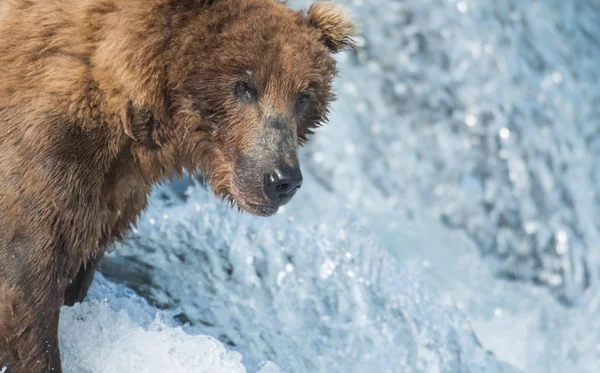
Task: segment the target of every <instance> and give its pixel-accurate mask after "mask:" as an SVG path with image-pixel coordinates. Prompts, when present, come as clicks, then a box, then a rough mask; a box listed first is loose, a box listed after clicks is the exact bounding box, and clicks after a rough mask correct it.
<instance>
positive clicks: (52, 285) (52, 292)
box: [0, 236, 68, 373]
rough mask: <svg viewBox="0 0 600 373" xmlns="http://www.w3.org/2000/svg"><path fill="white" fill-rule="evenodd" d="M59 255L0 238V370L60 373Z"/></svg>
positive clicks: (62, 281) (61, 283)
mask: <svg viewBox="0 0 600 373" xmlns="http://www.w3.org/2000/svg"><path fill="white" fill-rule="evenodd" d="M61 259H64V256H62V255H60V254H58V253H57V252H56V251H54V250H52V248H47V247H44V248H40V249H36V248H35V245H30V244H27V243H25V242H23V241H21V242H14V241H13V242H2V237H1V236H0V263H1V265H0V371H2V369H3V368H4V366H6V367H7V368H8V370H7V371H6V372H5V373H50V372H52V373H60V372H61V364H60V353H59V347H58V319H59V313H60V307H61V306H62V303H63V296H64V293H65V287H66V286H65V285H66V278H67V276H64V275H61V273H63V274H65V273H68V272H67V271H59V270H58V269H59V268H64V267H65V266H64V264H65V263H60V262H61V261H62V260H61Z"/></svg>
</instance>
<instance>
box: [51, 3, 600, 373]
mask: <svg viewBox="0 0 600 373" xmlns="http://www.w3.org/2000/svg"><path fill="white" fill-rule="evenodd" d="M342 2H344V1H342ZM291 3H292V5H294V6H300V5H306V4H307V2H306V3H303V2H302V1H292V2H291ZM346 3H347V4H348V5H349V6H350V7H351V8H353V9H354V12H355V14H356V18H357V19H358V20H359V22H360V23H361V28H362V38H361V39H360V41H361V46H362V48H361V50H360V51H359V52H358V53H348V54H345V55H341V56H340V68H341V74H340V75H341V76H340V79H339V80H338V93H339V101H338V102H337V103H336V104H335V105H334V112H333V115H332V118H331V123H330V124H328V125H327V126H326V127H324V128H323V129H321V130H320V131H319V133H318V134H317V135H316V136H315V138H314V139H313V141H312V142H311V143H310V144H309V145H308V146H307V148H306V149H305V150H304V153H303V158H302V165H303V172H304V175H305V182H304V186H303V188H302V190H301V191H300V192H299V194H298V195H297V196H296V197H295V198H294V200H293V201H292V202H291V203H290V205H289V206H286V208H285V211H283V213H282V214H280V215H279V216H278V217H275V218H272V219H261V218H254V217H250V216H247V215H243V216H240V215H238V214H237V213H236V212H232V211H229V210H228V209H227V208H226V207H224V206H221V205H220V204H219V203H218V202H217V201H215V200H214V199H212V198H211V197H209V195H208V193H207V192H206V191H205V190H204V189H203V188H202V187H195V188H194V189H192V190H191V192H190V195H189V196H188V197H186V198H184V199H180V198H179V197H178V196H177V195H176V193H174V192H178V191H181V190H182V185H183V184H181V185H171V186H166V187H162V188H159V190H157V191H156V193H155V195H154V196H153V203H152V207H151V209H150V210H149V212H148V213H147V214H146V215H145V216H144V218H143V219H142V222H141V224H140V226H139V230H138V231H137V232H136V233H135V234H134V235H133V236H132V237H131V239H130V240H129V241H128V242H127V244H126V245H124V246H123V247H119V248H118V249H117V251H116V252H115V253H114V254H113V255H112V256H110V257H109V258H107V261H105V263H104V264H103V272H104V273H105V274H106V275H107V276H108V277H109V278H110V279H112V280H115V281H126V282H127V284H128V285H129V286H130V287H132V288H133V289H135V290H136V292H137V293H139V294H141V295H143V296H144V297H146V298H147V299H149V300H150V301H151V302H152V303H153V304H154V305H156V306H158V307H160V308H164V309H168V310H169V311H168V314H167V315H166V316H164V319H165V320H164V322H166V323H167V325H169V326H163V324H161V323H162V321H153V320H154V319H153V317H151V316H152V314H153V312H154V311H153V310H152V307H148V306H145V307H144V310H145V311H144V312H135V313H133V314H130V315H128V316H127V315H126V314H124V313H118V312H115V311H114V310H118V309H123V308H125V309H127V308H130V307H133V308H135V309H137V308H136V307H138V306H139V300H136V299H135V297H133V298H131V295H130V294H128V293H127V292H126V291H124V290H123V289H122V288H117V289H121V290H118V291H117V294H116V295H115V294H114V293H115V290H114V288H111V287H110V286H108V285H107V284H106V283H104V282H101V283H98V284H96V285H97V286H98V287H97V291H95V295H94V296H93V297H95V298H103V297H104V296H108V297H111V298H112V299H113V300H112V301H111V304H113V305H115V306H114V307H113V308H114V310H111V309H109V307H108V306H106V305H103V304H98V303H93V304H85V305H83V306H79V307H78V308H76V309H74V310H70V309H65V310H64V312H63V318H62V329H61V343H62V344H63V345H64V346H65V347H64V348H63V356H64V358H65V365H66V366H68V367H70V368H69V369H71V371H73V372H75V371H79V370H78V369H80V367H81V366H87V367H88V368H87V369H88V371H89V372H94V373H95V372H113V371H115V372H116V371H119V372H121V371H126V372H127V371H132V372H133V371H136V372H138V371H148V372H154V371H157V372H159V371H160V372H164V371H189V372H204V371H211V372H213V371H215V372H218V371H223V372H238V371H239V372H241V371H244V370H243V369H244V367H243V366H246V367H247V369H248V371H250V372H255V371H258V370H259V369H261V367H260V366H259V363H260V362H261V361H266V360H270V361H273V362H274V363H275V364H276V365H277V366H279V368H280V369H281V371H283V372H289V373H292V372H344V373H347V372H357V373H358V372H361V373H362V372H366V371H373V372H402V373H405V372H423V373H425V372H427V373H431V372H447V373H458V372H461V373H462V372H517V371H523V372H528V373H559V372H574V373H592V372H598V371H600V332H599V330H600V321H598V318H597V315H598V312H600V297H599V296H598V269H599V263H600V260H598V253H599V252H600V215H599V214H598V211H600V189H599V188H598V187H597V185H600V184H599V182H600V167H599V166H598V164H599V162H598V157H599V156H600V136H599V134H600V70H599V69H598V61H600V4H599V3H598V2H596V1H594V0H574V1H560V0H536V1H533V0H532V1H525V0H520V1H519V0H506V1H501V2H500V1H492V0H481V1H476V2H475V1H473V2H471V1H447V0H420V1H412V0H411V1H408V0H398V1H389V0H387V1H383V0H382V1H366V0H362V1H360V0H355V1H352V2H350V1H346ZM509 280H519V281H509ZM100 285H103V286H100ZM139 307H141V306H139ZM143 315H146V316H143ZM173 317H174V318H173ZM175 322H182V323H187V324H188V325H187V326H185V327H184V328H183V330H179V329H173V327H174V325H175V324H173V323H175ZM82 328H84V329H85V330H86V333H88V334H87V337H86V338H90V342H89V343H93V344H98V343H97V342H92V340H93V337H92V336H93V335H94V333H97V334H98V339H96V340H98V341H102V342H101V343H100V344H101V347H100V348H101V350H102V354H101V355H100V356H101V357H102V358H99V359H97V360H94V362H93V363H88V360H85V359H86V358H87V357H86V356H88V355H90V356H91V354H93V347H91V346H88V347H84V346H85V345H87V344H79V343H78V342H77V341H78V339H77V338H79V337H80V336H79V335H78V331H80V330H81V329H82ZM140 328H141V329H140ZM144 328H145V329H144ZM202 335H210V336H213V337H215V338H217V339H218V340H220V341H221V342H223V343H224V344H225V346H226V348H227V350H233V351H238V352H239V353H241V354H242V356H243V359H242V361H241V362H240V360H239V359H240V355H238V354H237V353H228V352H226V350H225V349H224V347H223V346H221V345H219V344H217V343H215V341H214V340H211V339H209V338H207V337H204V336H202ZM94 348H96V347H94ZM152 348H155V349H154V350H153V349H152ZM153 351H155V352H153ZM178 351H183V352H181V355H178V353H179V352H178ZM488 351H491V352H488ZM188 352H189V355H185V354H186V353H188ZM196 354H197V355H196ZM180 356H183V357H181V358H180ZM195 356H201V357H203V358H202V359H201V360H196V362H197V363H198V364H200V363H203V361H204V360H205V359H208V360H207V361H210V364H214V365H210V366H209V367H208V368H202V367H200V368H198V369H196V367H194V365H193V364H195V363H194V361H195V360H193V359H194V358H195ZM78 359H79V360H78ZM113 361H114V362H115V363H114V365H110V364H113V363H112V362H113ZM129 361H130V362H131V365H129V366H128V365H126V364H128V362H129ZM500 361H504V362H507V363H509V364H510V365H509V364H506V363H503V362H500ZM134 362H135V364H139V365H137V367H138V368H136V369H137V370H136V369H134V368H133V367H134V365H133V364H134ZM94 364H95V365H94ZM102 364H105V365H102ZM117 364H118V365H117ZM144 364H145V365H144ZM153 364H154V365H153ZM161 364H162V365H161ZM169 364H172V365H173V366H177V367H178V369H179V370H169V368H161V369H163V370H160V369H158V368H156V369H155V370H153V369H154V368H151V367H153V366H162V367H168V366H169ZM177 364H179V365H177ZM207 364H208V363H207ZM242 364H243V365H242ZM75 367H77V368H75ZM120 367H127V369H128V370H125V369H120ZM139 367H142V368H139ZM217 367H219V368H217ZM144 369H147V370H144ZM194 369H196V370H194ZM202 369H205V370H202ZM211 369H212V370H211ZM218 369H221V370H218ZM228 369H229V370H228ZM262 369H263V371H262V372H269V373H271V371H273V372H276V371H277V369H278V368H275V367H274V366H273V365H267V366H265V367H263V368H262ZM67 372H69V370H67Z"/></svg>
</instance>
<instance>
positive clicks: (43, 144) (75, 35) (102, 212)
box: [0, 0, 354, 373]
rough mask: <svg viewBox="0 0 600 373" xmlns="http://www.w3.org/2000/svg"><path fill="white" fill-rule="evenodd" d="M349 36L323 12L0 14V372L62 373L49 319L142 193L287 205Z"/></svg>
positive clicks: (179, 6)
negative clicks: (194, 190)
mask: <svg viewBox="0 0 600 373" xmlns="http://www.w3.org/2000/svg"><path fill="white" fill-rule="evenodd" d="M353 30H354V27H353V24H352V21H351V20H350V18H349V17H348V15H347V13H346V12H345V10H344V9H343V8H341V7H340V6H337V5H334V4H332V3H317V4H314V5H313V6H311V7H310V9H309V10H308V11H294V10H292V9H290V8H288V7H287V6H286V5H285V4H284V3H283V2H281V1H278V0H43V1H42V0H0V371H1V370H2V368H3V367H6V368H7V370H8V372H9V373H36V372H54V373H57V372H60V371H61V364H60V354H59V348H58V342H57V329H58V316H59V310H60V307H61V306H62V305H63V304H67V305H71V304H73V303H75V302H77V301H80V300H82V299H83V297H84V296H85V294H86V292H87V288H88V286H89V284H90V282H91V280H92V277H93V272H94V269H95V267H96V263H97V261H98V260H99V258H101V256H102V254H103V252H104V251H105V250H107V248H109V246H110V245H111V244H112V243H113V242H114V241H116V240H120V239H122V238H123V236H124V235H125V234H126V233H127V232H128V230H129V229H130V226H132V224H135V221H136V218H137V217H138V215H139V214H140V212H141V211H142V210H143V209H144V208H145V206H146V204H147V195H148V193H149V192H150V189H151V187H152V185H153V184H155V183H157V182H160V181H161V180H164V179H165V178H169V177H172V176H176V175H181V174H182V173H183V172H185V171H188V172H201V173H202V174H203V175H205V176H206V177H207V178H208V179H209V181H210V183H211V185H212V188H213V191H214V192H215V193H216V194H217V195H219V196H221V197H222V198H224V199H226V200H228V201H229V202H230V203H231V204H232V205H233V204H237V206H238V207H239V208H240V209H243V210H246V211H248V212H250V213H253V214H257V215H263V216H268V215H272V214H274V213H275V212H276V211H277V209H278V207H279V206H281V205H283V204H285V203H287V202H288V201H289V200H290V198H291V197H292V196H293V195H294V193H295V192H296V190H297V189H298V188H299V187H300V185H301V183H302V174H301V172H300V168H299V162H298V155H297V152H298V147H299V146H300V145H302V144H303V143H304V142H305V141H306V140H307V136H308V135H309V134H311V133H312V129H314V128H315V127H316V126H318V125H319V124H321V123H323V121H325V120H326V115H327V110H328V109H327V108H328V104H329V103H330V102H331V100H332V99H333V98H334V96H333V94H332V80H333V78H334V76H335V75H336V73H337V71H336V64H335V61H334V59H333V58H332V56H331V54H332V53H335V52H338V51H340V50H342V49H344V48H346V47H351V46H352V38H351V37H352V34H353Z"/></svg>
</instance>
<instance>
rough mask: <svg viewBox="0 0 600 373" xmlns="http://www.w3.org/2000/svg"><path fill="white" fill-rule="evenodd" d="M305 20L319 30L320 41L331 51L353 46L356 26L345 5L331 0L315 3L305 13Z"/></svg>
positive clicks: (335, 51)
mask: <svg viewBox="0 0 600 373" xmlns="http://www.w3.org/2000/svg"><path fill="white" fill-rule="evenodd" d="M306 22H308V25H309V26H311V27H314V28H316V29H318V30H319V31H321V41H322V42H323V43H324V44H325V45H326V46H327V48H329V50H330V51H331V52H333V53H337V52H339V51H341V50H344V49H347V48H355V44H354V40H353V39H352V37H353V36H354V34H355V32H356V26H355V25H354V22H353V21H352V17H351V16H350V11H349V10H348V9H346V8H345V7H343V6H341V5H338V4H336V3H332V2H322V3H315V4H313V5H311V7H310V8H309V9H308V12H307V13H306Z"/></svg>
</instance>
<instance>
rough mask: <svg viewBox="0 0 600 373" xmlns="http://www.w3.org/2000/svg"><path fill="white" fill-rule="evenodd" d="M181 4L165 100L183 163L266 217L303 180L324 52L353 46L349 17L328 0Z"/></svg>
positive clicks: (323, 78) (326, 81)
mask: <svg viewBox="0 0 600 373" xmlns="http://www.w3.org/2000/svg"><path fill="white" fill-rule="evenodd" d="M174 1H176V0H174ZM176 2H177V1H176ZM179 7H181V8H182V9H183V10H181V12H180V14H179V16H178V18H177V19H175V20H173V21H172V23H173V25H174V26H173V27H172V29H173V30H172V31H171V32H172V33H173V35H172V36H171V41H170V45H169V49H170V51H171V52H170V53H171V54H170V55H169V66H168V67H167V72H166V81H167V82H166V85H167V87H168V88H167V89H166V90H165V91H166V93H165V95H166V98H165V101H166V102H168V117H169V119H168V120H169V121H170V122H172V123H173V125H174V126H175V127H176V128H177V131H178V137H179V140H180V144H179V145H178V146H179V147H180V148H181V149H183V156H182V158H183V159H184V160H183V162H184V163H185V165H184V167H185V168H187V169H191V170H200V171H202V172H203V174H204V175H206V176H207V177H208V178H209V179H210V183H211V185H212V188H213V191H214V192H215V193H216V194H217V195H220V196H221V197H223V198H224V199H227V200H229V201H230V202H231V203H232V204H237V205H238V207H239V208H241V209H243V210H246V211H248V212H250V213H252V214H256V215H263V216H268V215H272V214H274V213H275V212H277V210H278V208H279V207H280V206H282V205H284V204H286V203H287V202H288V201H289V200H290V199H291V198H292V197H293V196H294V194H295V193H296V191H297V190H298V189H299V188H300V186H301V185H302V173H301V171H300V165H299V161H298V148H299V146H301V145H302V144H304V143H305V142H306V141H307V138H308V136H309V135H310V134H311V133H312V130H313V129H314V128H316V127H318V126H319V125H320V124H322V123H323V122H324V121H325V120H326V118H327V113H328V105H329V104H330V102H331V101H332V100H333V99H334V94H333V93H332V82H333V79H334V77H335V75H336V73H337V70H336V63H335V60H334V58H333V56H332V54H334V53H337V52H339V51H341V50H343V49H345V48H348V47H352V46H353V44H352V36H353V33H354V25H353V23H352V20H351V19H350V17H349V15H348V12H347V11H346V10H345V8H343V7H341V6H339V5H336V4H333V3H329V2H322V3H316V4H313V5H312V6H311V7H310V8H309V9H308V10H307V11H295V10H292V9H290V8H288V7H287V6H286V5H285V4H284V3H283V2H281V1H278V0H235V1H234V0H212V1H208V0H204V1H202V0H195V1H194V0H188V1H181V2H180V5H179Z"/></svg>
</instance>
